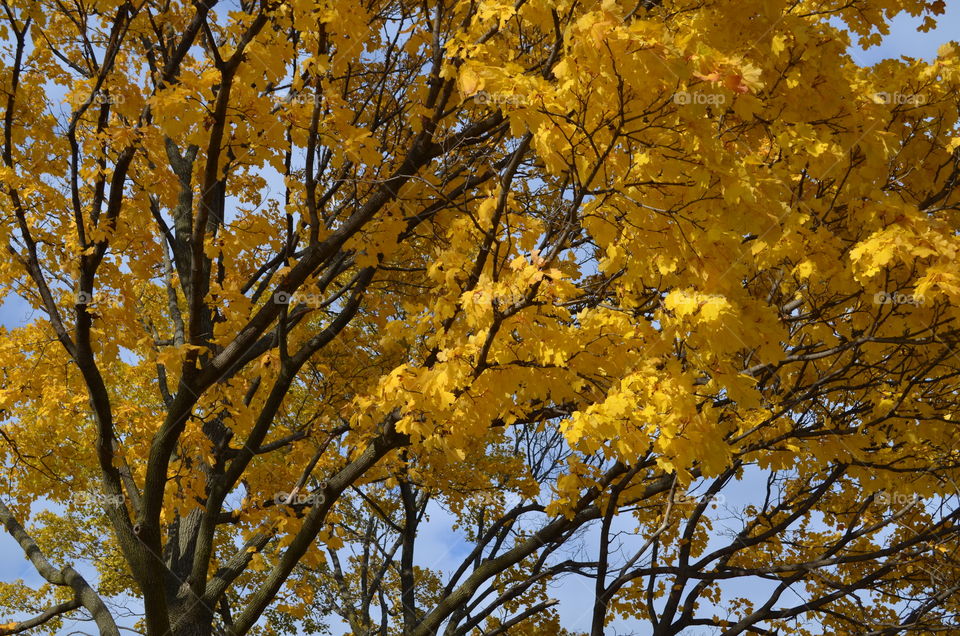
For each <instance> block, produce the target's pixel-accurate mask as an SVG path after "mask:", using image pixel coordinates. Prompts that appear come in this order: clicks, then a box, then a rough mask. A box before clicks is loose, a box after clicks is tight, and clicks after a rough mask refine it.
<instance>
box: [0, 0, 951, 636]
mask: <svg viewBox="0 0 960 636" xmlns="http://www.w3.org/2000/svg"><path fill="white" fill-rule="evenodd" d="M919 22H920V21H919V20H918V19H915V18H911V17H910V16H902V17H900V18H898V19H897V20H895V21H894V22H893V23H892V25H891V33H890V35H889V36H887V37H886V38H885V39H884V41H883V43H882V44H881V45H879V46H876V47H873V48H871V49H869V50H867V51H863V50H861V49H859V48H858V47H856V46H854V48H853V49H852V50H851V54H852V55H853V57H854V59H855V60H856V61H857V62H858V63H860V64H863V65H869V64H874V63H876V62H878V61H880V60H882V59H885V58H897V57H900V56H909V57H915V58H924V59H927V60H930V59H933V58H934V57H935V56H936V52H937V49H938V47H939V46H940V45H941V44H942V43H944V42H946V41H949V40H950V39H952V38H955V37H957V35H956V34H958V33H960V2H951V3H948V5H947V12H946V14H945V15H944V16H941V17H940V19H939V21H938V22H939V24H938V27H937V28H936V29H935V30H933V31H931V32H928V33H919V32H917V31H916V27H917V25H918V24H919ZM34 317H35V316H34V315H32V312H31V311H30V310H29V307H28V306H27V305H26V304H25V303H23V301H21V300H19V299H17V298H9V299H5V301H4V302H3V303H2V304H0V325H3V326H5V327H8V328H10V327H15V326H17V325H21V324H24V322H28V321H30V320H31V319H33V318H34ZM740 489H741V493H742V492H744V489H745V485H744V484H741V485H740ZM736 496H737V491H736V490H735V491H734V492H733V493H729V494H728V495H727V499H728V503H731V502H732V499H734V498H736ZM449 523H450V517H449V516H448V515H446V514H444V513H442V512H441V511H439V510H437V511H435V513H434V514H433V515H432V517H431V520H430V522H429V523H428V524H427V525H426V528H425V529H424V534H423V539H424V543H423V544H422V545H421V546H420V547H419V548H418V549H419V554H420V555H421V559H420V561H421V563H420V564H421V565H423V566H426V567H435V568H440V569H447V568H448V567H449V566H450V564H449V563H444V561H446V560H447V558H446V557H448V556H449V557H450V558H451V559H450V560H452V559H453V558H456V559H457V560H459V558H461V557H462V553H463V550H462V546H459V545H458V541H457V538H456V536H455V535H453V534H452V533H451V532H450V530H449ZM591 536H594V535H591V534H590V533H588V535H587V536H586V537H585V541H586V543H587V544H590V539H591ZM593 543H595V541H594V542H593ZM424 557H426V558H424ZM0 572H2V573H3V574H2V580H4V581H12V580H16V579H18V578H19V579H23V580H24V581H26V582H27V583H28V584H31V585H39V584H40V583H41V582H42V581H41V579H40V577H39V575H37V574H36V572H35V570H34V568H33V567H32V566H31V565H30V564H29V563H28V562H27V560H26V559H24V558H23V555H22V553H21V551H20V549H19V547H18V546H17V545H16V543H15V542H14V541H13V540H12V539H10V538H9V537H8V536H7V535H6V534H0ZM83 573H84V575H86V576H88V577H89V578H90V579H93V578H95V577H94V575H93V573H92V572H89V571H84V572H83ZM737 592H739V593H748V592H749V590H746V591H745V590H737ZM555 593H556V596H557V598H558V599H559V600H560V601H561V604H560V608H559V609H560V613H561V616H562V617H563V619H564V624H565V626H566V627H567V628H568V629H581V630H584V629H588V628H589V620H590V617H589V612H588V609H589V603H587V604H584V602H583V599H585V598H587V599H589V598H590V597H591V596H592V586H589V585H586V582H585V581H582V580H581V581H577V580H575V579H569V580H568V581H567V582H566V583H565V584H563V585H561V586H559V587H558V588H556V590H555ZM0 618H3V617H0ZM0 622H2V621H0ZM128 624H129V623H128ZM76 629H80V630H83V631H87V632H89V631H91V627H90V626H89V625H88V624H82V623H81V624H77V623H73V624H68V628H67V629H65V630H63V633H64V634H66V633H69V632H71V631H73V630H76ZM334 633H337V632H334ZM610 633H611V634H627V633H634V634H643V633H645V631H644V627H643V626H642V625H636V624H633V625H631V624H630V623H629V622H628V621H616V622H615V623H614V624H613V625H611V628H610Z"/></svg>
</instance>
